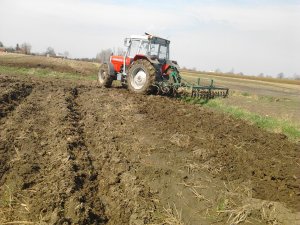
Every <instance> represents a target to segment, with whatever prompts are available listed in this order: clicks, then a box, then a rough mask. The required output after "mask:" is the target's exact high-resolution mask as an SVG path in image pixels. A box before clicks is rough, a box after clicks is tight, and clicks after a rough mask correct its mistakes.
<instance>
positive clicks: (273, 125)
mask: <svg viewBox="0 0 300 225" xmlns="http://www.w3.org/2000/svg"><path fill="white" fill-rule="evenodd" d="M183 100H184V101H185V102H188V103H191V104H199V105H202V106H203V107H207V108H212V109H215V110H217V111H220V112H224V113H227V114H229V115H231V116H233V117H234V118H237V119H242V120H246V121H248V122H250V123H252V124H255V125H257V126H258V127H260V128H263V129H265V130H268V131H271V132H274V133H278V132H279V133H283V134H285V135H286V136H287V137H288V138H289V139H291V140H294V141H298V140H299V139H300V129H299V128H298V127H297V126H296V125H294V124H292V123H291V122H290V121H287V120H280V119H275V118H273V117H269V116H262V115H259V114H256V113H252V112H249V111H247V110H245V109H241V108H239V107H236V106H228V105H225V104H223V103H222V101H221V100H220V99H213V100H209V101H206V100H203V99H193V98H191V97H184V98H183Z"/></svg>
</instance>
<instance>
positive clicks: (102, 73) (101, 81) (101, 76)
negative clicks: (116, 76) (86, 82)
mask: <svg viewBox="0 0 300 225" xmlns="http://www.w3.org/2000/svg"><path fill="white" fill-rule="evenodd" d="M105 77H106V71H103V70H102V71H100V72H99V75H98V80H99V82H100V83H103V82H104V79H105Z"/></svg>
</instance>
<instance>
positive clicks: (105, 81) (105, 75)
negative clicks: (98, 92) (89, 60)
mask: <svg viewBox="0 0 300 225" xmlns="http://www.w3.org/2000/svg"><path fill="white" fill-rule="evenodd" d="M112 82H113V78H112V77H111V75H110V74H109V68H108V64H106V63H103V64H101V66H100V68H99V72H98V84H99V86H100V87H107V88H109V87H111V85H112Z"/></svg>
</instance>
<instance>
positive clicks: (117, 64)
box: [110, 55, 132, 73]
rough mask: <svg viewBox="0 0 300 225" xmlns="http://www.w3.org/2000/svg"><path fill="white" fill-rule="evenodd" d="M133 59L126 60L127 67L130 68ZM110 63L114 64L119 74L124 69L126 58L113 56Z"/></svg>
mask: <svg viewBox="0 0 300 225" xmlns="http://www.w3.org/2000/svg"><path fill="white" fill-rule="evenodd" d="M131 61H132V59H130V58H129V57H127V58H126V60H125V63H126V66H129V65H130V63H131ZM110 62H111V63H112V64H113V66H114V69H115V71H116V72H117V73H119V72H120V71H121V69H122V67H123V64H124V56H119V55H113V56H111V58H110Z"/></svg>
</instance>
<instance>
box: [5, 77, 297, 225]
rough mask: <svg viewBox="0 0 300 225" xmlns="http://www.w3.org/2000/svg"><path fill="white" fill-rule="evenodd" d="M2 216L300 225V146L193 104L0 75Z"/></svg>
mask: <svg viewBox="0 0 300 225" xmlns="http://www.w3.org/2000/svg"><path fill="white" fill-rule="evenodd" d="M0 91H1V95H0V115H1V116H0V127H1V129H0V224H192V225H194V224H195V225H196V224H197V225H198V224H220V225H221V224H226V223H228V224H237V223H239V222H241V223H244V224H247V223H250V222H251V223H252V224H300V216H299V212H300V205H299V202H300V192H299V185H300V183H299V176H300V170H299V165H300V155H299V147H300V145H299V143H291V142H289V141H288V140H287V138H286V137H285V136H284V135H282V134H271V133H268V132H266V131H263V130H261V129H259V128H257V127H255V126H251V125H248V124H246V123H245V122H243V121H240V120H235V119H233V118H231V117H228V116H226V115H224V114H219V113H216V112H213V111H209V110H208V109H205V108H201V107H199V106H195V105H189V104H186V103H184V102H180V101H178V100H176V99H170V98H166V97H161V96H152V95H150V96H140V95H134V94H132V93H130V92H128V91H127V90H124V89H121V88H112V89H103V88H98V87H97V86H96V85H95V84H94V83H93V82H85V81H76V83H75V81H70V80H59V79H41V78H39V79H38V78H22V79H21V78H18V77H8V76H5V75H0Z"/></svg>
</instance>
